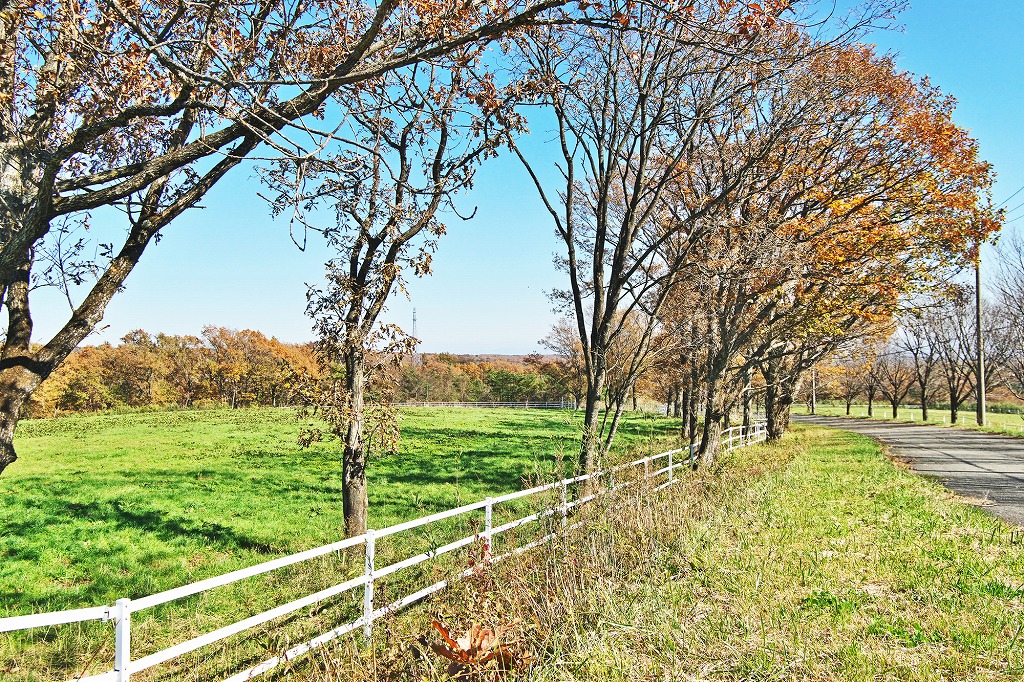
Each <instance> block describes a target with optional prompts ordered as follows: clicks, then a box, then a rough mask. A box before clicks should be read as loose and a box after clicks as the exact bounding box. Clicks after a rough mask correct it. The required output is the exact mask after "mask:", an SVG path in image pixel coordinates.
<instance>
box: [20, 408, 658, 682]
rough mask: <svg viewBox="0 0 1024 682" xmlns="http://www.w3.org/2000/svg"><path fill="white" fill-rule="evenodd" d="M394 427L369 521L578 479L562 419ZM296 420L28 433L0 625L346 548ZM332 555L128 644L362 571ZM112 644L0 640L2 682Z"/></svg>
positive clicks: (440, 414)
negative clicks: (7, 619) (340, 545)
mask: <svg viewBox="0 0 1024 682" xmlns="http://www.w3.org/2000/svg"><path fill="white" fill-rule="evenodd" d="M402 416H403V420H402V441H401V444H400V446H399V448H398V451H397V452H394V453H376V454H374V455H372V456H371V461H370V464H369V470H368V477H369V484H370V485H369V496H370V526H371V527H375V528H382V527H385V526H388V525H391V524H394V523H397V522H400V521H404V520H407V519H410V518H415V517H418V516H422V515H425V514H429V513H432V512H436V511H441V510H444V509H448V508H451V507H454V506H457V505H459V504H466V503H468V502H472V501H476V500H479V499H482V498H484V497H486V496H488V495H495V494H500V493H503V492H509V491H513V490H517V489H519V488H521V487H522V486H523V485H524V483H528V482H535V481H538V480H540V481H548V480H552V479H554V478H556V477H557V476H558V473H559V471H561V470H563V469H564V470H568V471H571V469H572V462H573V460H574V457H575V454H576V448H577V447H578V445H577V443H578V440H577V439H578V434H579V433H580V429H581V423H580V417H579V415H578V414H577V413H575V412H572V411H552V410H505V409H490V410H485V409H428V408H420V409H407V410H404V411H403V414H402ZM302 426H303V424H302V423H301V422H299V421H298V420H297V419H296V417H295V414H294V412H293V411H291V410H287V409H270V408H265V409H247V410H215V411H170V412H142V413H132V414H120V415H92V416H69V417H63V418H59V419H53V420H40V421H27V422H24V423H22V425H21V426H20V427H19V430H18V435H17V441H16V447H17V450H18V453H19V457H20V459H19V460H18V461H17V462H16V463H15V464H13V465H12V466H11V467H9V469H8V470H7V471H6V472H4V474H3V475H2V476H0V496H2V499H3V500H4V503H3V505H2V507H0V529H2V530H0V557H2V561H0V615H4V616H13V615H23V614H28V613H33V612H40V611H52V610H60V609H70V608H80V607H85V606H94V605H100V604H112V603H113V601H114V600H115V599H117V598H119V597H125V596H127V597H130V598H137V597H142V596H145V595H148V594H152V593H155V592H159V591H162V590H166V589H169V588H172V587H177V586H179V585H184V584H187V583H190V582H194V581H196V580H199V579H202V578H205V577H209V576H212V575H219V574H222V573H225V572H228V571H231V570H234V569H237V568H241V567H244V566H250V565H254V564H257V563H260V562H262V561H266V560H268V559H270V558H274V557H277V556H281V555H285V554H290V553H293V552H297V551H300V550H303V549H308V548H312V547H317V546H320V545H323V544H327V543H330V542H333V541H336V540H338V539H340V538H341V537H343V528H344V524H343V515H342V470H341V462H340V450H339V443H338V441H337V440H329V441H325V442H321V443H316V444H314V445H313V447H311V448H309V449H301V448H300V447H299V446H298V445H297V438H298V433H299V430H300V428H301V427H302ZM676 428H677V425H676V424H675V423H673V422H672V421H671V420H668V419H666V418H664V417H662V418H657V417H654V416H652V415H644V414H635V415H628V416H627V417H626V418H625V421H624V423H623V425H622V427H621V432H620V439H619V442H618V447H619V448H620V450H625V449H642V450H643V452H645V453H646V452H648V451H650V450H654V449H658V448H662V447H663V446H665V445H667V444H668V438H667V436H668V434H670V433H671V432H673V431H674V430H675V429H676ZM658 451H660V449H659V450H658ZM453 530H456V529H453ZM462 530H463V532H462V534H463V535H465V532H464V531H465V529H462ZM430 532H432V531H429V530H428V531H427V537H421V538H419V539H418V540H417V542H419V543H420V544H421V545H422V546H423V548H424V549H425V548H426V547H427V546H429V545H430V544H431V542H433V541H434V540H435V539H436V538H434V537H430V536H429V533H430ZM395 542H397V540H396V541H395ZM410 542H412V540H410ZM392 549H393V548H392ZM379 550H380V551H381V552H382V553H384V554H385V555H386V553H387V552H388V551H389V548H388V547H386V546H385V547H380V548H379ZM421 551H422V550H421ZM360 556H361V553H360ZM335 559H336V560H334V562H333V563H331V562H329V561H326V560H325V561H321V562H319V564H318V565H317V566H314V567H313V568H312V569H310V570H306V568H303V569H301V570H300V569H295V570H293V571H291V572H289V571H284V572H282V573H281V574H280V575H278V574H274V575H273V576H270V577H267V578H263V579H254V580H250V581H247V582H246V583H242V584H239V585H237V586H233V587H229V588H221V589H220V590H218V591H216V592H215V593H208V594H207V595H204V596H202V597H195V598H190V599H189V600H185V601H184V602H183V603H181V604H180V605H179V604H175V605H169V606H166V607H160V608H157V609H154V610H152V611H151V612H146V613H144V614H139V616H138V618H137V619H136V622H134V623H133V638H135V637H136V635H135V633H136V631H137V632H138V633H139V634H138V649H139V650H140V651H145V650H147V649H149V648H153V647H156V646H158V645H160V644H161V643H164V644H166V640H167V639H168V638H169V637H171V636H173V638H174V639H175V640H180V639H183V638H186V637H188V636H190V635H193V634H196V632H197V628H198V631H205V630H207V629H211V626H217V625H221V624H226V623H229V622H232V620H237V619H240V618H242V617H245V616H247V615H251V614H252V613H257V612H259V611H260V610H263V608H265V607H267V606H269V605H273V604H275V603H280V602H281V601H282V600H284V599H286V598H295V596H299V595H301V594H308V593H309V592H312V591H315V590H316V589H321V588H322V587H323V586H325V583H326V584H332V583H331V582H330V581H331V580H335V579H336V578H337V577H338V576H339V575H344V576H347V575H350V574H351V573H352V571H354V570H356V568H360V569H361V559H360V558H358V557H349V556H341V557H336V558H335ZM307 568H308V567H307ZM304 571H305V572H304ZM427 577H429V576H426V577H425V578H424V579H426V578H427ZM175 609H179V610H175ZM186 613H187V614H188V615H189V617H188V618H177V617H176V616H177V615H179V614H186ZM150 621H152V622H150ZM325 622H326V616H325ZM341 622H344V621H341ZM314 634H316V633H314ZM108 635H109V627H108V626H106V625H101V624H96V625H95V626H89V625H87V626H66V627H64V628H54V629H51V631H50V632H48V633H46V637H47V638H48V639H49V640H51V641H50V642H49V643H47V644H45V645H41V644H39V643H38V642H36V641H34V640H32V639H31V638H29V637H26V636H24V635H13V636H9V637H8V638H7V640H6V645H5V644H4V640H3V639H0V678H3V679H8V677H10V678H11V679H41V678H60V677H62V676H66V675H67V674H68V673H70V672H72V671H74V670H76V669H78V668H79V666H81V665H83V661H85V660H87V659H88V658H89V657H91V656H92V655H93V654H95V653H97V651H100V653H99V655H97V660H99V661H100V663H98V664H97V667H96V668H94V669H90V671H89V672H90V673H95V672H99V671H100V669H107V667H103V666H105V665H107V664H108V663H109V654H110V651H109V649H110V647H112V641H111V642H109V643H104V637H107V636H108ZM257 644H258V647H259V646H262V647H264V648H265V645H266V642H261V643H257ZM104 647H105V649H104ZM258 647H257V648H258ZM101 650H102V651H101ZM5 660H7V661H9V663H7V668H6V669H5ZM19 661H20V663H19ZM26 661H27V662H26ZM30 668H36V669H37V670H38V669H41V670H44V671H46V672H45V674H41V675H40V676H39V677H37V676H35V674H32V673H30V672H29V670H30ZM5 670H6V673H7V674H6V675H5ZM15 673H17V674H15ZM21 675H23V676H21Z"/></svg>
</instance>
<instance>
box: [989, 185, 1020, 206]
mask: <svg viewBox="0 0 1024 682" xmlns="http://www.w3.org/2000/svg"><path fill="white" fill-rule="evenodd" d="M1021 192H1024V185H1021V187H1020V189H1018V190H1017V191H1016V192H1014V193H1013V194H1011V195H1010V196H1008V197H1006V199H1004V200H1003V202H1002V203H1000V204H999V205H998V206H996V208H1002V207H1003V206H1006V205H1007V204H1008V203H1010V200H1011V199H1013V198H1014V197H1015V196H1017V195H1018V194H1020V193H1021Z"/></svg>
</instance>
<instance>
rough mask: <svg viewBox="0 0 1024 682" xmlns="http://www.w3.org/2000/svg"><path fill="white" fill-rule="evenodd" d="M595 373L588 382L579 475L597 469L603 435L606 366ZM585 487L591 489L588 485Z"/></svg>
mask: <svg viewBox="0 0 1024 682" xmlns="http://www.w3.org/2000/svg"><path fill="white" fill-rule="evenodd" d="M595 375H596V376H595V377H594V381H593V382H591V381H588V382H587V384H588V385H587V395H586V398H585V400H586V405H585V407H584V412H583V442H582V443H581V444H580V458H579V466H578V468H577V475H582V474H590V473H593V472H594V471H596V470H597V459H598V457H597V455H598V446H599V443H600V435H601V434H600V433H599V431H598V428H599V422H598V412H599V405H600V403H601V393H602V392H603V389H604V375H605V372H604V368H603V367H601V368H600V369H599V370H598V371H597V372H595ZM584 488H586V489H588V490H589V486H587V485H585V486H584Z"/></svg>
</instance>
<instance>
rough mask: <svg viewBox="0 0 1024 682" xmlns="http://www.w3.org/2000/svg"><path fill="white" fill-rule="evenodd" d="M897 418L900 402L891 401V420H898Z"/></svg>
mask: <svg viewBox="0 0 1024 682" xmlns="http://www.w3.org/2000/svg"><path fill="white" fill-rule="evenodd" d="M899 416H900V401H898V400H893V401H892V418H893V419H898V418H899Z"/></svg>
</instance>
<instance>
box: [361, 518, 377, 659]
mask: <svg viewBox="0 0 1024 682" xmlns="http://www.w3.org/2000/svg"><path fill="white" fill-rule="evenodd" d="M375 545H376V542H375V541H374V534H373V531H372V530H367V531H366V567H365V570H366V573H365V575H366V584H365V585H363V636H365V637H366V638H367V639H369V638H370V635H372V634H373V570H374V562H375V561H376V557H375V556H374V555H375V554H376V551H377V548H376V546H375Z"/></svg>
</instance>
